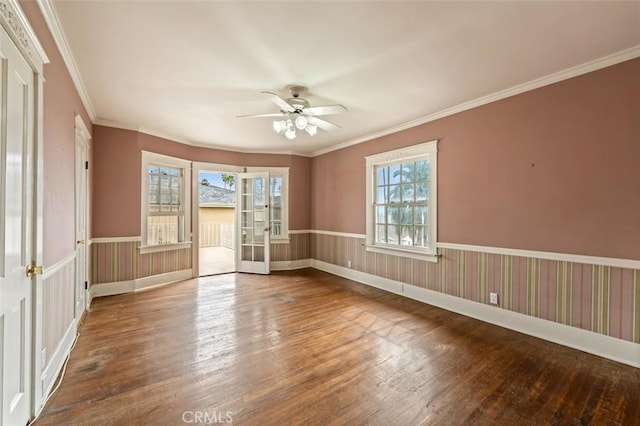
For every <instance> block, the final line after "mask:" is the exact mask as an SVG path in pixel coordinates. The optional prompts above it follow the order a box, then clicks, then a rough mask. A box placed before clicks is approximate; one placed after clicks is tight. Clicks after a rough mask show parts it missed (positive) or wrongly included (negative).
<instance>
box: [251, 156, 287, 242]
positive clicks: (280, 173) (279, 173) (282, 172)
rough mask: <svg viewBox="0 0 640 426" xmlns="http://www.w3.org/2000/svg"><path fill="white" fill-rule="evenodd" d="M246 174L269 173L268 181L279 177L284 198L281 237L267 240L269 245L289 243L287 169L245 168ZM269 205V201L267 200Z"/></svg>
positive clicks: (271, 237)
mask: <svg viewBox="0 0 640 426" xmlns="http://www.w3.org/2000/svg"><path fill="white" fill-rule="evenodd" d="M247 172H269V180H271V178H272V177H281V178H282V185H284V192H285V193H286V197H283V199H282V212H281V214H282V223H281V225H280V226H281V229H282V235H273V234H270V236H269V238H270V241H271V244H285V243H287V242H289V196H290V194H291V193H290V191H289V167H247ZM269 197H271V182H269ZM269 204H271V199H269Z"/></svg>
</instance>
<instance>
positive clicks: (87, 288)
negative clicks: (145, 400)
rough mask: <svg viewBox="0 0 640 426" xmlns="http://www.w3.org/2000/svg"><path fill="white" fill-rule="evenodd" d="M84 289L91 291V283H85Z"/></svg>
mask: <svg viewBox="0 0 640 426" xmlns="http://www.w3.org/2000/svg"><path fill="white" fill-rule="evenodd" d="M84 289H85V290H89V282H88V281H85V282H84Z"/></svg>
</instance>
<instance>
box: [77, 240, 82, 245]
mask: <svg viewBox="0 0 640 426" xmlns="http://www.w3.org/2000/svg"><path fill="white" fill-rule="evenodd" d="M76 244H84V240H78V241H76Z"/></svg>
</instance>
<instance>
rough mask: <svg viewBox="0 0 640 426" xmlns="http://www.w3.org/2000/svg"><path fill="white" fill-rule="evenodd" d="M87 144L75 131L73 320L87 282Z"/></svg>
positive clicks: (81, 306)
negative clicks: (74, 279)
mask: <svg viewBox="0 0 640 426" xmlns="http://www.w3.org/2000/svg"><path fill="white" fill-rule="evenodd" d="M87 144H88V142H87V141H86V139H85V137H84V136H83V131H82V130H80V129H76V173H75V175H76V200H75V201H76V285H75V287H76V290H75V318H76V319H78V320H79V319H80V317H81V316H82V313H83V312H84V310H85V306H86V302H85V293H86V292H85V282H87V244H86V241H87V169H86V166H85V164H86V161H87Z"/></svg>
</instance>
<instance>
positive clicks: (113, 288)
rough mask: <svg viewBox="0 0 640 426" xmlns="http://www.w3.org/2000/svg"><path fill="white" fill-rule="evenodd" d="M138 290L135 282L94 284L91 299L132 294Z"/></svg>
mask: <svg viewBox="0 0 640 426" xmlns="http://www.w3.org/2000/svg"><path fill="white" fill-rule="evenodd" d="M135 289H136V282H135V280H128V281H115V282H111V283H102V284H94V285H92V286H91V299H92V300H93V298H95V297H103V296H113V295H116V294H122V293H131V292H132V291H135Z"/></svg>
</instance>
